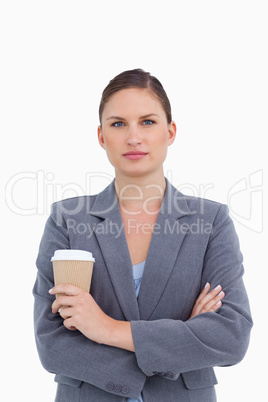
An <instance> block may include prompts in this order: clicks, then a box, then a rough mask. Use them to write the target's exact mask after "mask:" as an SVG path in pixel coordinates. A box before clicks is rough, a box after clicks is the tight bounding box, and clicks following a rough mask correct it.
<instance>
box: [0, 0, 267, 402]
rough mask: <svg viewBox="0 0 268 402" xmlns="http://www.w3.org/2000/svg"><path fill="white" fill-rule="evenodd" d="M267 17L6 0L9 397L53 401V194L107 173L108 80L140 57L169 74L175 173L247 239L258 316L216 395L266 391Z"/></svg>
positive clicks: (254, 6) (74, 190) (231, 6)
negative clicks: (40, 310) (49, 270)
mask: <svg viewBox="0 0 268 402" xmlns="http://www.w3.org/2000/svg"><path fill="white" fill-rule="evenodd" d="M267 20H268V13H267V2H266V1H258V0H254V1H247V0H244V1H237V0H232V1H229V0H225V1H217V0H213V1H212V0H211V1H207V0H205V1H175V0H174V1H171V0H165V1H161V2H160V1H158V0H154V1H146V0H135V1H132V2H130V1H118V0H113V1H107V0H106V1H98V2H95V1H90V0H88V1H79V0H78V1H68V0H65V1H58V0H54V1H50V0H46V1H38V0H35V1H27V0H24V1H13V0H6V1H2V2H1V6H0V31H1V32H0V34H1V49H0V54H1V63H0V69H1V71H0V80H1V90H0V96H1V123H0V124H1V127H0V128H1V142H2V146H1V151H2V158H1V162H2V169H1V182H2V183H1V184H2V188H3V190H6V200H5V199H4V196H3V197H2V199H1V202H2V205H1V211H2V214H1V216H2V222H1V232H2V240H1V244H2V257H3V260H4V261H3V262H2V270H1V272H2V273H1V275H2V278H3V280H2V281H1V282H2V283H1V299H2V303H1V348H3V350H2V352H1V367H2V372H4V376H5V380H4V381H2V386H1V391H0V392H1V394H2V395H4V400H5V401H15V400H17V397H16V396H15V395H17V392H18V393H19V395H20V396H19V400H38V401H39V402H48V401H53V399H54V393H55V384H54V382H53V375H52V374H48V373H46V371H45V370H44V369H43V368H42V367H41V364H40V362H39V358H38V355H37V352H36V348H35V342H34V336H33V323H32V309H33V297H32V294H31V292H32V287H33V283H34V280H35V275H36V268H35V259H36V256H37V252H38V246H39V242H40V238H41V235H42V232H43V228H44V224H45V221H46V219H47V217H48V213H49V208H50V204H51V202H53V201H55V200H58V199H62V198H66V197H69V196H74V195H76V194H86V193H88V194H93V193H96V192H98V191H99V190H101V189H102V188H104V187H105V186H106V185H107V184H108V183H109V180H110V179H111V177H112V175H113V169H112V168H111V167H110V166H109V164H108V162H107V160H106V156H105V152H104V151H103V150H102V149H101V148H100V147H99V145H98V142H97V135H96V133H97V125H98V104H99V100H100V97H101V92H102V90H103V88H104V87H105V86H106V85H107V84H108V82H109V80H110V79H111V78H113V77H114V76H115V75H117V74H118V73H120V72H122V71H124V70H126V69H132V68H143V69H145V70H146V71H150V72H151V73H152V74H153V75H155V76H156V77H157V78H158V79H160V81H161V82H162V84H163V85H164V87H165V89H166V91H167V93H168V95H169V98H170V101H171V104H172V110H173V119H174V120H175V121H176V123H177V126H178V136H177V139H176V142H175V143H174V145H173V146H172V147H171V148H170V149H169V155H168V158H167V161H166V164H165V173H166V175H167V176H168V178H169V179H170V180H171V181H172V183H173V185H175V186H176V187H177V188H178V189H180V190H182V191H184V192H185V193H188V194H194V195H200V196H204V197H206V198H210V199H213V200H217V201H219V202H223V203H227V204H228V205H229V207H230V213H231V215H232V217H233V218H234V221H235V225H236V229H237V232H238V235H239V238H240V242H241V249H242V251H243V254H244V259H245V270H246V273H245V277H244V278H245V283H246V286H247V289H248V294H249V297H250V301H251V307H252V313H253V317H254V322H255V326H254V329H253V331H252V338H251V344H250V348H249V350H248V353H247V355H246V357H245V359H244V360H243V362H242V363H240V364H239V365H237V366H234V367H229V368H217V369H216V372H217V376H218V380H219V385H218V386H217V393H218V401H219V402H226V401H228V402H229V401H231V402H232V401H237V400H241V401H242V400H243V401H253V400H256V401H264V400H265V398H266V395H267V368H266V367H265V366H266V364H265V361H266V360H267V358H268V354H267V332H266V331H267V324H266V321H267V319H266V313H267V308H266V299H267V297H266V292H267V285H266V281H267V261H266V259H265V257H264V253H265V250H266V249H267V224H266V225H265V222H264V218H265V211H264V208H263V207H264V204H265V199H266V198H265V192H264V189H265V180H266V179H267V177H266V176H267V169H266V168H267V156H266V154H267V145H265V143H264V141H265V138H266V137H267V134H268V124H267V106H268V102H267V93H268V81H267V71H268V63H267V60H268V57H267V37H268V28H267V27H268V24H267ZM265 149H266V151H265ZM98 176H99V177H100V176H102V177H101V178H99V179H98V178H97V177H98ZM266 203H267V201H266ZM265 237H266V242H265ZM66 352H67V351H66ZM7 395H8V396H7ZM204 402H205V401H204Z"/></svg>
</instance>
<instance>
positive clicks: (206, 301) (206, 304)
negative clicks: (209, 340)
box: [189, 283, 225, 318]
mask: <svg viewBox="0 0 268 402" xmlns="http://www.w3.org/2000/svg"><path fill="white" fill-rule="evenodd" d="M209 289H210V284H209V283H207V284H206V285H205V287H204V289H203V290H202V292H201V293H200V295H199V297H198V298H197V299H196V302H195V304H194V307H193V310H192V313H191V315H190V317H189V318H193V317H195V316H197V315H199V314H202V313H208V312H209V311H211V312H215V311H216V310H218V308H220V307H221V305H222V302H221V300H222V299H223V298H224V296H225V293H224V292H223V291H222V287H221V286H220V285H218V286H216V288H215V289H213V290H211V292H209Z"/></svg>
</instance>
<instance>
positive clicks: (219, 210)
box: [167, 182, 229, 221]
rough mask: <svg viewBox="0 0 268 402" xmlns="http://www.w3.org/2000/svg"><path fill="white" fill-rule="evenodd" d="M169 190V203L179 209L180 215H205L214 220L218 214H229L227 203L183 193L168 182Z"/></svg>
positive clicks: (206, 217)
mask: <svg viewBox="0 0 268 402" xmlns="http://www.w3.org/2000/svg"><path fill="white" fill-rule="evenodd" d="M168 185H169V190H168V197H170V200H169V201H167V205H169V204H170V205H172V209H175V210H177V211H179V213H180V215H190V216H193V217H203V218H205V219H208V220H210V221H211V220H212V221H213V220H214V219H215V218H216V217H217V216H218V215H220V216H221V215H223V216H225V217H226V216H228V215H229V208H228V206H227V205H226V204H223V203H220V202H218V201H214V200H210V199H207V198H202V197H196V196H191V195H187V194H183V193H181V192H180V191H179V190H177V189H176V188H175V187H174V186H173V185H171V183H169V182H168Z"/></svg>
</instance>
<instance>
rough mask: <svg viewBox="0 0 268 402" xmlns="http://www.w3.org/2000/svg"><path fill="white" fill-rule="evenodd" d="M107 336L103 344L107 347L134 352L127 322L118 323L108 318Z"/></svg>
mask: <svg viewBox="0 0 268 402" xmlns="http://www.w3.org/2000/svg"><path fill="white" fill-rule="evenodd" d="M109 318H110V317H109ZM107 335H108V336H107V340H106V342H105V343H106V344H107V345H109V346H114V347H117V348H121V349H126V350H129V351H131V352H135V348H134V343H133V338H132V331H131V323H130V322H129V321H118V320H115V319H113V318H110V321H109V324H108V331H107Z"/></svg>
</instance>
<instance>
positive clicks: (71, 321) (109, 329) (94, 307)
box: [49, 284, 135, 352]
mask: <svg viewBox="0 0 268 402" xmlns="http://www.w3.org/2000/svg"><path fill="white" fill-rule="evenodd" d="M49 293H50V294H52V295H54V294H58V293H60V294H62V293H63V295H60V296H58V297H57V298H56V300H55V301H54V302H53V304H52V312H53V313H54V314H56V313H59V314H60V315H61V317H62V318H63V320H64V321H63V324H64V326H65V327H66V328H67V329H69V330H71V331H73V330H76V329H78V330H79V331H80V332H82V334H84V335H85V336H86V337H87V338H88V339H91V340H92V341H94V342H97V343H100V344H105V345H110V346H115V347H118V348H122V349H126V350H129V351H131V352H134V351H135V348H134V343H133V338H132V332H131V324H130V322H128V321H118V320H115V319H113V318H111V317H109V316H108V315H107V314H105V313H104V312H103V311H102V309H101V308H100V307H99V306H98V304H97V303H96V302H95V300H94V299H93V297H92V296H91V295H90V294H89V293H87V292H85V291H84V290H82V289H79V288H78V287H76V286H72V285H66V284H65V285H58V286H55V287H54V288H52V289H50V291H49ZM62 306H64V307H62Z"/></svg>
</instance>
